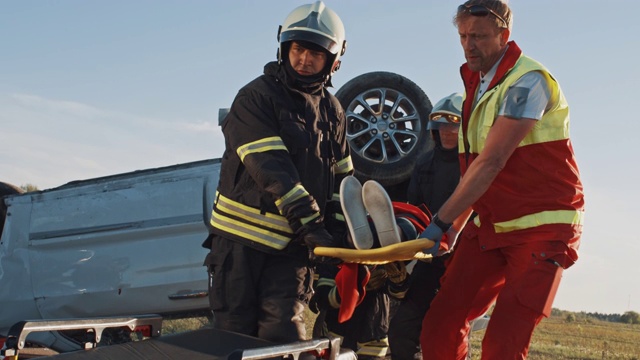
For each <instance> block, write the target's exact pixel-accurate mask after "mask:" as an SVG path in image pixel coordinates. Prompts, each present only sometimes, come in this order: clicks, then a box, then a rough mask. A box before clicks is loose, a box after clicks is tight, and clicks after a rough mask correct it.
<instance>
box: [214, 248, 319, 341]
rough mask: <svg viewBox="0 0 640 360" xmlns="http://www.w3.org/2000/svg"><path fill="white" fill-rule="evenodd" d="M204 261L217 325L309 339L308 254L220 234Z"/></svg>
mask: <svg viewBox="0 0 640 360" xmlns="http://www.w3.org/2000/svg"><path fill="white" fill-rule="evenodd" d="M205 264H206V265H208V268H209V303H210V305H211V310H212V311H213V317H214V319H213V321H214V327H215V328H217V329H223V330H228V331H234V332H238V333H241V334H245V335H250V336H254V337H258V338H261V339H265V340H269V341H273V342H276V343H289V342H294V341H298V340H304V339H306V330H305V329H306V328H305V319H304V308H305V304H306V303H308V300H309V297H310V295H311V284H312V281H313V272H312V270H311V269H310V268H309V267H308V266H307V262H306V259H305V260H302V259H295V258H293V257H288V256H279V255H273V254H267V253H264V252H261V251H257V250H255V249H253V248H250V247H248V246H244V245H241V244H239V243H236V242H233V241H231V240H227V239H224V238H221V237H219V236H216V237H215V238H213V243H212V245H211V253H210V254H209V256H207V260H206V261H205Z"/></svg>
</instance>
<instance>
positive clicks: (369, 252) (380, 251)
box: [313, 239, 435, 265]
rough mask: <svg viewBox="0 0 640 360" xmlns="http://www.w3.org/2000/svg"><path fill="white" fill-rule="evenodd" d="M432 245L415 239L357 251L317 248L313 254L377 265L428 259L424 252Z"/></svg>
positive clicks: (428, 256)
mask: <svg viewBox="0 0 640 360" xmlns="http://www.w3.org/2000/svg"><path fill="white" fill-rule="evenodd" d="M434 245H435V242H434V241H433V240H429V239H416V240H409V241H403V242H401V243H397V244H392V245H387V246H384V247H380V248H374V249H364V250H357V249H345V248H332V247H317V248H315V249H314V250H313V252H314V254H315V255H316V256H327V257H334V258H338V259H341V260H342V261H344V262H346V263H358V264H368V265H378V264H386V263H390V262H394V261H406V260H413V259H427V258H430V257H431V255H430V254H425V253H424V251H425V250H428V249H430V248H431V247H433V246H434Z"/></svg>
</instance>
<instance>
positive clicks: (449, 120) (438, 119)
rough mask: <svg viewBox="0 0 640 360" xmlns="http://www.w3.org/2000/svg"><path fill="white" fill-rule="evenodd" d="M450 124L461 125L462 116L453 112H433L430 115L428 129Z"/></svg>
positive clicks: (436, 128) (437, 128)
mask: <svg viewBox="0 0 640 360" xmlns="http://www.w3.org/2000/svg"><path fill="white" fill-rule="evenodd" d="M445 124H448V125H447V126H455V127H459V126H460V116H457V115H452V114H443V113H437V114H431V116H429V123H428V124H427V130H439V129H440V127H441V126H443V125H445Z"/></svg>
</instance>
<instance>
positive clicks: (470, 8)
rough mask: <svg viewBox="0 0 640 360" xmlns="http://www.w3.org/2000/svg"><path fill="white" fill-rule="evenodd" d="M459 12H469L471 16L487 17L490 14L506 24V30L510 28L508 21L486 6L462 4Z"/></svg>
mask: <svg viewBox="0 0 640 360" xmlns="http://www.w3.org/2000/svg"><path fill="white" fill-rule="evenodd" d="M458 12H459V13H461V12H468V13H469V14H470V15H472V16H487V15H489V14H492V15H493V16H495V17H497V18H498V20H500V21H502V23H503V24H504V28H508V27H509V26H507V21H506V20H505V19H504V18H503V17H502V16H500V15H498V13H497V12H495V11H493V10H491V9H489V8H488V7H486V6H484V5H479V4H477V5H465V4H462V5H460V6H458Z"/></svg>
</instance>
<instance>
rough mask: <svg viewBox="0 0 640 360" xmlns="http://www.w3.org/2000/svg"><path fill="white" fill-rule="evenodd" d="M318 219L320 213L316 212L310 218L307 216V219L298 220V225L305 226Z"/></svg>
mask: <svg viewBox="0 0 640 360" xmlns="http://www.w3.org/2000/svg"><path fill="white" fill-rule="evenodd" d="M319 217H320V213H319V212H316V213H314V214H313V215H311V216H307V217H303V218H301V219H300V223H301V224H302V225H305V224H308V223H310V222H313V221H315V220H316V219H317V218H319Z"/></svg>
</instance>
